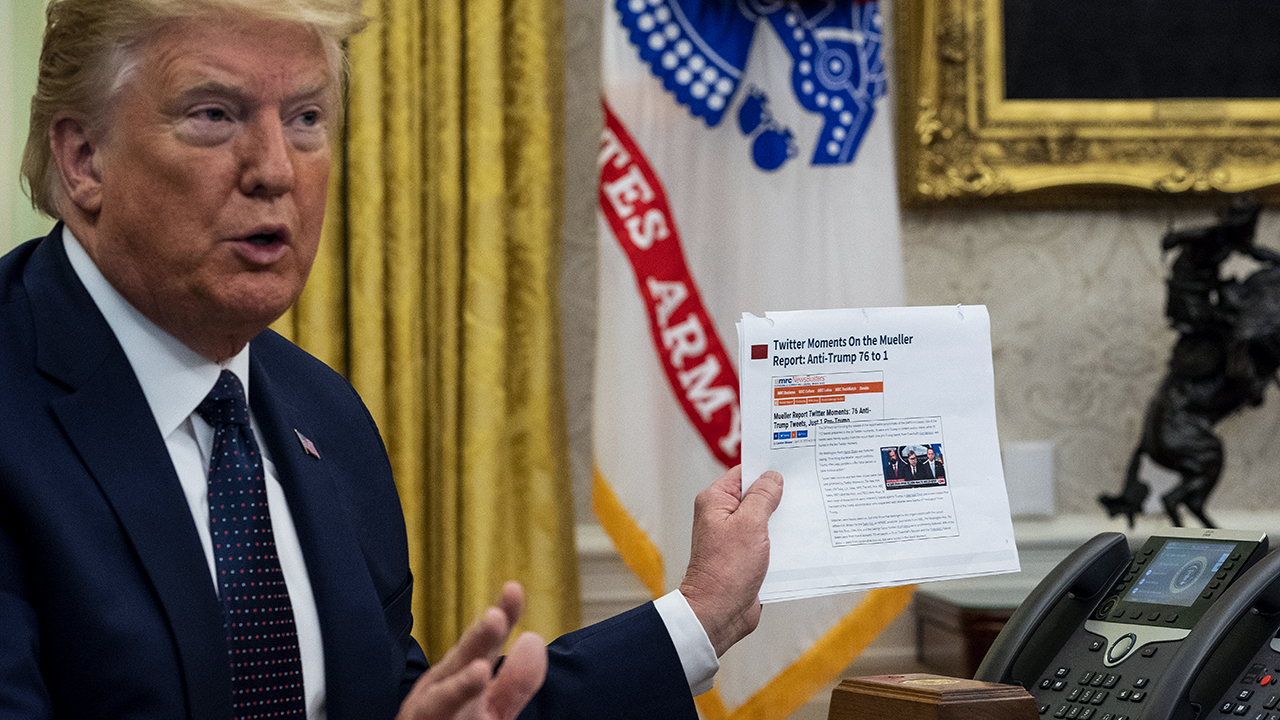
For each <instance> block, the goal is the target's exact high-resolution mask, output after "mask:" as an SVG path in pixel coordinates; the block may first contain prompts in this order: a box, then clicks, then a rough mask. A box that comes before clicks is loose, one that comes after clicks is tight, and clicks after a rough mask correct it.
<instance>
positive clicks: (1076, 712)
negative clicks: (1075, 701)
mask: <svg viewBox="0 0 1280 720" xmlns="http://www.w3.org/2000/svg"><path fill="white" fill-rule="evenodd" d="M1079 718H1080V707H1079V706H1078V705H1072V706H1071V709H1070V710H1068V711H1067V720H1079Z"/></svg>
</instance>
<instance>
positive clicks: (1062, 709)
mask: <svg viewBox="0 0 1280 720" xmlns="http://www.w3.org/2000/svg"><path fill="white" fill-rule="evenodd" d="M1070 709H1071V706H1070V705H1060V706H1059V707H1058V709H1057V710H1055V711H1054V713H1053V716H1054V717H1056V718H1064V717H1066V716H1067V711H1068V710H1070Z"/></svg>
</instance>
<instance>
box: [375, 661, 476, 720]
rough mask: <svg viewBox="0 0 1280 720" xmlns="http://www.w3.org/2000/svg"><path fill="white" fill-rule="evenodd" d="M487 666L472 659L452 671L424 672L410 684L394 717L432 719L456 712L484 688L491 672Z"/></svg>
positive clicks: (410, 719)
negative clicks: (443, 673) (437, 673)
mask: <svg viewBox="0 0 1280 720" xmlns="http://www.w3.org/2000/svg"><path fill="white" fill-rule="evenodd" d="M490 668H491V666H490V665H489V664H488V663H487V662H485V661H484V660H475V661H472V662H471V663H470V664H468V665H467V666H465V667H464V668H462V669H461V670H460V671H459V672H456V673H453V674H452V675H447V676H441V675H433V674H432V673H431V672H428V673H427V674H426V675H423V676H422V677H421V678H419V679H418V682H417V683H415V684H414V686H413V690H412V691H410V692H409V696H408V697H406V698H405V699H404V702H403V703H402V704H401V705H400V712H399V714H397V715H396V720H417V719H419V718H421V719H422V720H436V719H437V718H452V717H455V716H457V715H459V713H460V711H461V710H462V709H463V708H464V707H465V706H466V705H467V704H468V703H470V702H473V701H475V700H476V699H477V698H479V697H480V694H481V693H482V692H484V689H485V687H486V685H487V684H488V682H489V674H490V672H492V671H491V669H490ZM432 670H435V668H434V667H433V668H432Z"/></svg>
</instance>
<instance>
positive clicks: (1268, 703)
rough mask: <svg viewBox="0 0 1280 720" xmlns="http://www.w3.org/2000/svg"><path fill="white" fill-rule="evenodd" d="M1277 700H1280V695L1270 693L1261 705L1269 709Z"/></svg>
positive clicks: (1273, 706)
mask: <svg viewBox="0 0 1280 720" xmlns="http://www.w3.org/2000/svg"><path fill="white" fill-rule="evenodd" d="M1277 702H1280V695H1272V696H1271V697H1269V698H1267V701H1266V702H1264V703H1262V707H1264V708H1266V709H1268V710H1271V709H1274V708H1275V706H1276V703H1277Z"/></svg>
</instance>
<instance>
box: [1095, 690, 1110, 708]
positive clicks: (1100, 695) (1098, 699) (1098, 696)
mask: <svg viewBox="0 0 1280 720" xmlns="http://www.w3.org/2000/svg"><path fill="white" fill-rule="evenodd" d="M1107 695H1110V693H1108V692H1107V691H1106V690H1095V691H1093V701H1092V702H1093V704H1094V705H1101V704H1102V701H1103V700H1106V699H1107Z"/></svg>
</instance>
